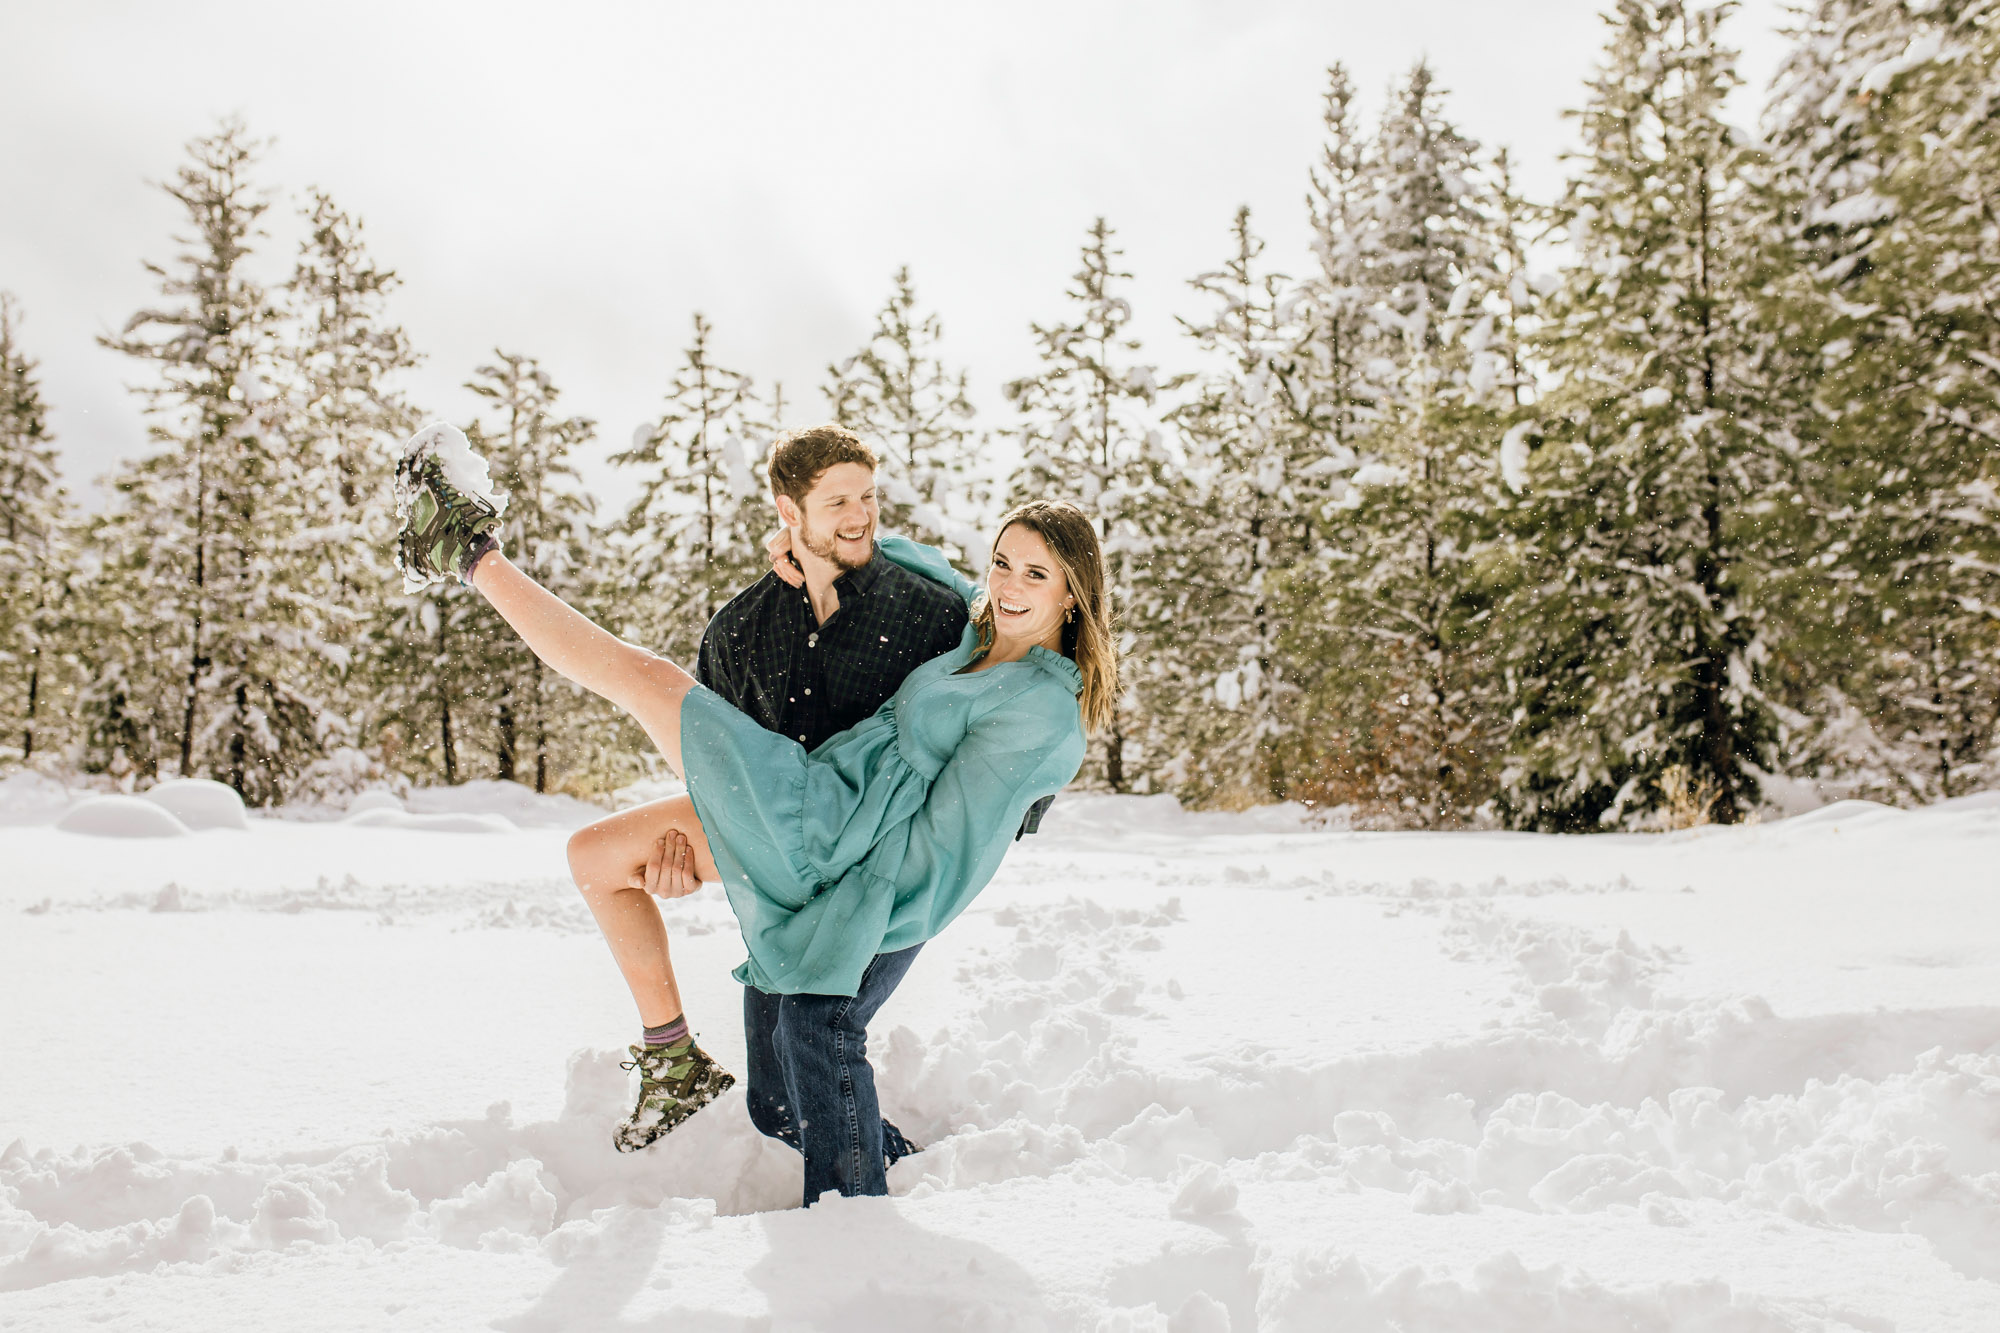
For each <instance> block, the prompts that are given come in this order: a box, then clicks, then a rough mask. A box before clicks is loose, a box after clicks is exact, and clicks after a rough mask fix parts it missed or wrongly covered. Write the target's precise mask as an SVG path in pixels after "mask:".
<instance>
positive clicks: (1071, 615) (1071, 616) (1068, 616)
mask: <svg viewBox="0 0 2000 1333" xmlns="http://www.w3.org/2000/svg"><path fill="white" fill-rule="evenodd" d="M1075 619H1076V607H1075V606H1074V605H1072V606H1070V607H1068V608H1066V609H1065V610H1064V611H1063V624H1065V625H1067V624H1069V622H1070V621H1072V620H1075Z"/></svg>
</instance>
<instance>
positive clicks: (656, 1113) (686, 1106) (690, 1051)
mask: <svg viewBox="0 0 2000 1333" xmlns="http://www.w3.org/2000/svg"><path fill="white" fill-rule="evenodd" d="M628 1049H629V1050H630V1051H631V1052H632V1058H631V1059H630V1060H626V1061H623V1062H622V1063H620V1064H619V1066H618V1067H619V1068H620V1069H637V1070H638V1071H639V1102H638V1105H636V1106H634V1107H633V1108H632V1114H631V1115H630V1116H628V1117H626V1119H625V1122H624V1123H623V1124H621V1125H619V1126H618V1128H617V1130H616V1131H615V1132H614V1133H613V1134H612V1136H611V1141H612V1143H613V1144H615V1145H617V1148H618V1151H619V1152H638V1151H639V1150H640V1149H641V1148H644V1147H646V1146H647V1145H649V1144H651V1143H652V1142H653V1141H654V1140H655V1139H659V1138H663V1137H665V1136H666V1135H667V1134H669V1133H671V1132H672V1131H673V1129H674V1127H675V1126H677V1125H679V1124H680V1123H681V1121H683V1120H685V1119H687V1118H688V1117H689V1116H691V1115H693V1114H694V1113H695V1112H696V1111H699V1110H700V1109H701V1108H702V1107H704V1106H706V1105H708V1104H709V1103H710V1102H712V1101H714V1100H715V1099H716V1098H717V1097H720V1096H721V1095H722V1094H723V1093H725V1092H727V1091H729V1090H730V1089H731V1088H733V1087H735V1086H736V1077H735V1075H733V1074H730V1073H728V1072H727V1071H726V1070H724V1069H723V1068H722V1066H721V1065H718V1064H717V1063H715V1061H713V1060H711V1059H709V1058H708V1053H707V1052H706V1051H704V1050H702V1049H701V1047H699V1046H697V1045H695V1044H694V1038H693V1037H683V1038H681V1039H680V1040H679V1041H677V1042H675V1043H674V1044H673V1045H671V1046H633V1047H629V1048H628Z"/></svg>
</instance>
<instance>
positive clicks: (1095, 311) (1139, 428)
mask: <svg viewBox="0 0 2000 1333" xmlns="http://www.w3.org/2000/svg"><path fill="white" fill-rule="evenodd" d="M1112 236H1113V233H1112V230H1111V228H1110V226H1109V225H1108V224H1107V223H1106V222H1105V220H1104V219H1103V218H1098V219H1096V220H1095V221H1094V222H1093V223H1092V224H1091V227H1090V230H1089V232H1088V233H1087V235H1086V237H1085V240H1084V245H1083V267H1082V268H1080V269H1079V270H1078V271H1077V272H1076V274H1075V276H1074V278H1073V279H1072V283H1073V285H1072V286H1071V287H1070V288H1069V290H1068V296H1069V298H1070V301H1071V302H1072V310H1073V317H1072V319H1071V320H1070V321H1069V322H1067V323H1056V324H1049V325H1041V324H1036V325H1033V326H1032V327H1033V329H1034V333H1035V339H1036V341H1037V342H1039V343H1040V344H1041V349H1042V367H1041V369H1040V370H1039V371H1038V372H1037V373H1035V374H1033V375H1028V376H1024V377H1022V378H1020V379H1017V380H1014V381H1012V382H1010V383H1009V384H1007V385H1006V387H1005V394H1006V397H1007V400H1008V401H1009V402H1010V403H1012V404H1013V405H1014V407H1015V408H1016V410H1017V411H1018V412H1019V413H1020V417H1021V424H1020V426H1019V427H1018V428H1017V430H1016V432H1015V433H1016V435H1017V436H1018V438H1019V440H1020V443H1021V446H1022V453H1023V455H1024V460H1023V462H1022V465H1021V467H1020V469H1019V470H1018V471H1017V472H1016V473H1015V474H1014V478H1013V482H1012V485H1011V487H1010V502H1012V503H1018V502H1020V501H1022V500H1027V499H1036V498H1049V499H1067V500H1073V501H1075V502H1076V503H1078V504H1080V505H1082V506H1083V508H1084V509H1085V510H1086V511H1087V512H1089V513H1090V514H1091V515H1092V517H1093V518H1094V519H1095V521H1096V523H1097V528H1098V535H1099V538H1100V540H1101V541H1102V543H1103V547H1104V557H1105V564H1106V570H1105V574H1106V578H1107V580H1108V582H1109V584H1110V592H1111V598H1112V605H1113V606H1114V608H1122V610H1121V611H1120V614H1122V615H1126V616H1129V617H1130V618H1131V619H1132V621H1133V622H1134V623H1138V622H1141V621H1144V620H1146V619H1148V618H1157V615H1158V613H1157V612H1155V611H1153V610H1152V609H1150V608H1149V607H1148V606H1147V605H1146V604H1145V603H1146V602H1147V601H1148V600H1149V599H1150V597H1151V595H1152V589H1153V588H1154V587H1157V586H1159V585H1158V584H1151V585H1148V586H1146V587H1143V588H1142V586H1141V583H1142V580H1143V579H1144V576H1145V571H1146V567H1147V562H1148V559H1149V557H1150V555H1151V552H1152V542H1151V540H1150V539H1149V538H1148V536H1147V533H1146V527H1145V525H1146V508H1147V506H1148V505H1149V504H1151V503H1153V502H1154V499H1155V491H1156V487H1155V478H1156V477H1158V476H1159V475H1160V474H1161V472H1162V470H1163V469H1165V468H1167V467H1170V466H1171V459H1170V458H1169V457H1168V456H1167V455H1166V454H1165V453H1164V449H1163V442H1162V440H1161V438H1160V432H1159V431H1158V429H1156V428H1155V427H1154V425H1153V414H1152V410H1153V406H1154V403H1155V401H1156V399H1157V398H1158V396H1159V393H1160V391H1161V389H1162V388H1163V387H1167V386H1163V385H1162V384H1161V383H1160V380H1159V376H1158V371H1157V369H1156V368H1155V367H1153V366H1150V365H1145V364H1142V363H1139V362H1137V361H1136V360H1135V361H1130V362H1128V361H1127V359H1126V358H1127V357H1128V356H1131V355H1132V354H1134V353H1136V352H1138V351H1139V347H1140V344H1139V340H1138V339H1137V338H1134V337H1133V336H1132V335H1131V334H1130V333H1128V332H1127V325H1129V324H1130V323H1131V320H1132V307H1131V304H1130V303H1129V302H1128V301H1126V299H1125V298H1124V297H1122V296H1119V295H1117V294H1116V291H1115V288H1116V285H1117V284H1118V283H1120V282H1126V281H1129V280H1130V279H1131V277H1132V275H1131V274H1129V273H1126V272H1123V271H1121V270H1120V269H1119V268H1118V267H1117V263H1118V259H1119V258H1120V256H1121V254H1122V251H1120V250H1118V249H1117V248H1116V247H1115V246H1114V245H1113V244H1112ZM1135 642H1136V641H1135V640H1134V639H1133V638H1132V636H1131V634H1130V633H1129V632H1128V633H1127V634H1126V635H1125V636H1124V637H1123V638H1121V642H1120V647H1121V650H1122V651H1124V652H1127V653H1130V652H1131V651H1132V650H1133V647H1134V646H1135ZM1136 723H1137V719H1136V718H1135V717H1134V716H1133V713H1132V708H1131V702H1130V701H1129V700H1127V699H1121V700H1119V702H1118V705H1117V707H1116V709H1115V710H1114V712H1113V715H1112V720H1111V724H1110V726H1108V727H1107V728H1106V729H1105V735H1104V754H1103V759H1102V761H1101V763H1102V768H1101V770H1100V771H1101V772H1102V774H1103V778H1104V781H1105V782H1106V783H1108V784H1109V785H1110V787H1111V789H1112V790H1113V791H1124V790H1125V789H1126V785H1127V783H1128V781H1129V776H1128V767H1127V765H1128V762H1143V759H1142V758H1141V757H1140V756H1128V755H1127V753H1126V743H1127V741H1128V739H1130V738H1131V736H1132V732H1133V728H1134V726H1135V725H1136Z"/></svg>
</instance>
